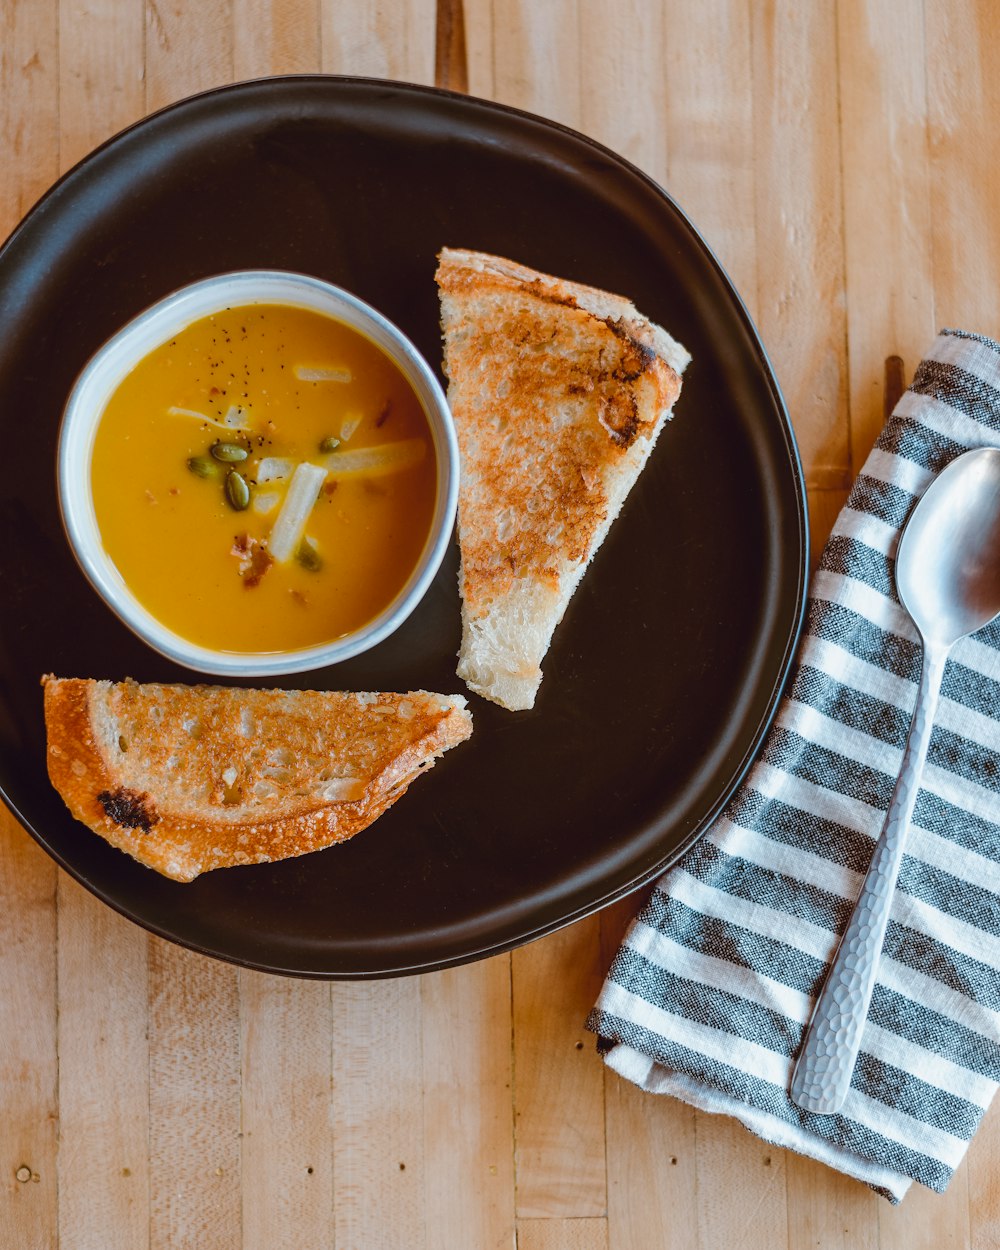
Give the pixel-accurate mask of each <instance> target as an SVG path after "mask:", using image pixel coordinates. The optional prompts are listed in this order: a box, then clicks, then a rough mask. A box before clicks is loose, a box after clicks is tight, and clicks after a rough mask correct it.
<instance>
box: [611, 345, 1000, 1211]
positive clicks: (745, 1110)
mask: <svg viewBox="0 0 1000 1250" xmlns="http://www.w3.org/2000/svg"><path fill="white" fill-rule="evenodd" d="M982 446H994V447H996V446H1000V344H997V343H996V342H993V341H992V340H991V339H987V338H984V337H982V336H979V335H973V334H966V333H961V332H959V331H955V330H946V331H944V332H943V333H942V334H941V335H939V336H938V338H937V339H936V341H935V343H934V346H933V348H932V350H931V352H930V354H929V355H928V357H927V359H926V360H924V361H923V362H922V363H921V365H920V367H919V369H918V370H917V372H916V376H915V377H914V380H913V384H912V386H911V387H910V389H909V390H908V391H907V392H906V393H905V394H904V395H903V397H902V399H901V400H900V401H899V404H898V405H897V407H896V409H895V411H894V413H893V414H892V417H891V418H890V420H889V421H888V423H887V424H886V426H885V429H884V430H883V431H882V434H881V436H880V438H879V440H878V442H877V444H876V446H875V448H874V450H873V451H872V453H871V455H870V456H869V457H868V460H867V461H866V463H865V466H864V469H863V470H862V472H861V475H860V476H859V478H858V480H857V482H856V483H855V485H854V488H853V490H852V491H851V494H850V498H849V499H848V501H847V505H846V506H845V508H844V509H843V511H842V512H841V514H840V517H839V518H838V520H837V524H836V525H835V527H834V530H833V535H832V537H831V538H830V540H829V542H828V543H827V545H826V548H825V550H824V552H823V557H822V560H821V562H820V566H819V570H818V571H817V573H816V574H815V577H814V579H813V583H812V588H811V597H810V601H809V608H808V616H807V620H806V625H805V629H804V632H803V636H802V641H801V644H800V647H799V653H798V655H797V657H796V669H795V671H794V674H793V676H792V678H791V685H790V687H789V689H788V691H787V692H786V694H785V697H784V698H783V700H782V702H781V706H780V708H779V711H778V715H777V718H776V720H775V723H774V725H773V727H772V729H771V730H770V732H769V734H768V736H767V739H766V742H765V745H764V747H763V750H762V751H761V755H760V758H759V760H758V761H757V763H756V764H755V765H754V767H753V768H752V770H751V772H750V774H749V775H748V778H747V780H746V781H745V783H744V784H743V786H742V787H741V788H740V790H739V791H738V793H737V794H736V796H735V798H734V799H733V800H732V802H731V803H730V804H729V805H728V807H727V809H726V811H725V813H724V814H723V816H722V817H721V818H720V819H719V820H718V821H717V822H716V823H715V824H714V825H713V826H712V828H711V829H710V830H709V832H708V833H707V834H706V836H705V837H704V838H702V840H701V841H700V842H699V843H698V844H697V845H696V846H695V847H694V848H693V849H692V850H691V851H689V852H688V853H687V855H686V856H685V857H684V858H683V859H682V860H681V861H680V862H679V863H678V864H677V865H676V866H675V867H674V868H672V869H671V870H670V871H669V872H668V873H667V874H666V875H665V876H664V877H663V878H662V879H661V880H660V882H659V883H658V885H657V887H656V889H655V891H654V893H653V895H652V897H651V899H650V900H649V902H648V903H647V904H646V906H645V907H644V908H643V909H642V911H641V912H640V913H639V915H638V917H637V918H636V920H635V922H634V924H633V926H632V928H631V930H630V931H629V933H628V934H627V936H626V938H625V941H624V944H623V945H622V947H621V949H620V951H619V952H618V955H617V957H616V958H615V961H614V963H613V965H612V967H611V970H610V972H609V974H608V978H607V980H606V982H605V985H604V988H603V990H602V992H601V996H600V998H599V1000H598V1003H597V1005H596V1007H595V1008H594V1011H593V1012H592V1014H591V1017H590V1020H589V1021H588V1024H589V1027H590V1028H591V1029H593V1031H594V1032H596V1033H597V1034H598V1035H599V1036H600V1038H601V1039H602V1042H601V1049H602V1051H603V1052H604V1055H605V1060H606V1062H607V1063H608V1065H609V1066H610V1067H612V1068H613V1069H614V1070H615V1071H616V1072H618V1073H620V1074H621V1075H622V1076H624V1077H627V1078H628V1079H629V1080H632V1081H634V1082H635V1083H636V1084H637V1085H640V1086H642V1087H643V1088H644V1089H647V1090H650V1091H652V1092H654V1093H665V1094H672V1095H674V1096H675V1097H678V1098H681V1099H684V1100H685V1101H686V1102H689V1103H693V1104H694V1105H695V1106H696V1107H700V1108H702V1109H703V1110H705V1111H712V1112H724V1113H726V1114H729V1115H733V1116H735V1117H736V1118H737V1119H739V1120H741V1121H742V1122H743V1123H744V1124H745V1125H746V1126H747V1127H748V1128H749V1129H751V1130H752V1131H753V1132H755V1133H757V1134H759V1136H761V1137H763V1138H764V1139H765V1140H767V1141H769V1142H773V1143H776V1144H777V1145H780V1146H787V1147H789V1148H791V1149H793V1150H797V1151H799V1152H801V1153H802V1154H805V1155H810V1156H812V1157H813V1158H816V1159H820V1160H822V1161H823V1162H825V1163H828V1164H830V1165H831V1166H832V1167H835V1168H838V1169H840V1170H841V1171H842V1172H845V1173H847V1174H848V1175H850V1176H854V1177H857V1178H858V1179H860V1180H862V1181H865V1182H866V1183H867V1184H869V1185H871V1186H872V1187H873V1188H875V1189H877V1190H878V1191H879V1192H880V1193H883V1194H885V1196H886V1197H888V1198H890V1199H891V1200H892V1201H893V1202H898V1201H899V1200H900V1199H901V1198H902V1196H903V1194H904V1193H905V1192H906V1190H907V1188H908V1187H909V1185H910V1182H911V1180H916V1181H919V1182H920V1183H921V1184H923V1185H927V1186H929V1187H930V1188H931V1189H935V1190H939V1191H940V1190H943V1189H944V1188H945V1186H946V1185H947V1184H948V1181H949V1179H950V1177H951V1175H952V1173H953V1171H954V1170H955V1168H956V1167H957V1166H958V1164H959V1162H960V1161H961V1159H962V1157H963V1155H964V1153H965V1150H966V1148H967V1146H968V1143H969V1141H970V1139H971V1138H972V1135H973V1133H974V1132H975V1130H976V1127H977V1125H978V1124H979V1121H980V1119H981V1117H982V1115H983V1112H984V1111H985V1109H986V1107H987V1106H988V1105H989V1103H990V1100H991V1098H992V1097H993V1093H994V1091H995V1089H996V1087H997V1082H998V1081H1000V624H998V623H997V622H994V623H993V624H992V625H989V626H987V627H986V628H985V629H983V630H980V632H979V633H977V634H975V635H974V636H973V637H971V638H968V639H965V640H963V641H962V642H960V643H959V644H958V645H957V646H956V647H955V649H954V650H953V652H952V657H951V660H950V662H949V664H948V667H947V670H946V672H945V677H944V685H943V688H942V698H941V702H940V704H939V707H938V712H937V716H936V718H935V725H934V733H933V738H932V741H931V746H930V752H929V755H928V762H927V767H926V770H925V773H924V777H923V785H922V788H921V791H920V794H919V796H918V799H917V804H916V809H915V812H914V817H913V823H912V826H911V829H910V837H909V842H908V846H907V852H908V853H907V856H906V858H905V859H904V861H903V866H902V870H901V872H900V877H899V884H898V887H897V891H896V896H895V901H894V903H893V909H892V915H891V918H890V921H889V928H888V933H887V935H886V939H885V947H884V951H883V958H882V962H881V965H880V968H879V975H878V982H877V984H876V986H875V993H874V996H873V998H872V1003H871V1008H870V1010H869V1015H868V1022H867V1025H866V1027H865V1031H864V1035H863V1037H862V1041H861V1055H860V1057H859V1060H858V1064H857V1068H856V1069H855V1072H854V1079H853V1084H852V1088H851V1091H850V1093H849V1094H848V1099H847V1101H846V1102H845V1104H844V1107H843V1110H842V1111H841V1112H840V1113H839V1114H837V1115H833V1116H821V1115H816V1114H814V1113H810V1112H807V1111H802V1110H801V1109H800V1108H799V1107H797V1106H795V1104H794V1103H792V1102H791V1101H790V1099H789V1097H788V1084H789V1080H790V1077H791V1071H792V1066H793V1062H794V1059H795V1057H796V1055H797V1053H798V1050H799V1047H800V1045H801V1042H802V1039H803V1035H804V1031H805V1026H806V1023H807V1021H808V1019H809V1016H810V1012H811V1009H812V1004H813V1001H814V999H815V996H816V995H817V993H818V992H819V990H820V988H821V986H822V983H823V979H824V977H825V974H826V969H827V965H828V961H829V960H830V959H831V958H832V956H833V953H834V951H835V949H836V945H837V942H838V940H839V935H840V933H841V932H842V930H843V929H844V927H845V925H846V923H847V920H848V917H849V915H850V913H851V911H852V909H853V906H854V900H855V898H856V896H857V893H858V890H859V888H860V885H861V880H862V877H863V875H864V873H865V870H866V868H867V866H868V862H869V859H870V857H871V851H872V843H873V839H874V838H876V837H877V836H878V833H879V831H880V829H881V825H882V818H883V815H884V813H885V810H886V807H887V806H888V803H889V798H890V795H891V793H892V789H893V786H894V784H895V779H896V774H897V772H898V770H899V766H900V761H901V758H902V748H903V743H904V740H905V738H906V733H907V729H908V727H909V720H910V713H911V711H912V708H913V702H914V697H915V693H916V683H917V678H918V676H919V671H920V658H921V652H920V644H919V640H918V637H917V634H916V631H915V630H914V627H913V625H912V624H911V622H910V620H909V617H908V615H907V614H906V613H905V611H904V610H903V609H902V607H901V606H900V605H899V603H898V601H897V599H896V597H895V593H894V586H893V576H892V574H893V555H894V552H895V547H896V541H897V538H898V535H899V530H900V527H901V526H902V524H903V522H904V521H905V520H906V517H907V516H908V514H909V512H910V509H911V508H912V507H913V504H914V502H915V500H916V499H917V498H918V496H919V495H920V494H921V493H922V491H923V490H924V489H925V488H926V487H927V486H928V485H929V483H930V482H931V481H932V479H933V477H934V475H935V474H936V473H937V472H939V471H940V470H941V469H942V468H943V467H944V466H945V465H946V464H947V463H948V462H949V461H950V460H952V459H953V458H954V457H955V456H957V455H959V454H960V453H961V452H963V451H966V450H968V449H969V448H972V447H982Z"/></svg>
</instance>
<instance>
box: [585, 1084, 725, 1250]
mask: <svg viewBox="0 0 1000 1250" xmlns="http://www.w3.org/2000/svg"><path fill="white" fill-rule="evenodd" d="M606 1091H607V1093H606V1111H605V1115H606V1119H607V1150H608V1247H609V1250H649V1247H651V1246H655V1247H656V1248H657V1250H696V1248H697V1247H698V1245H699V1243H698V1202H699V1192H698V1183H699V1171H698V1160H697V1136H696V1127H695V1126H696V1113H695V1110H694V1108H693V1107H689V1106H687V1104H686V1103H683V1102H679V1101H678V1100H677V1099H676V1098H668V1097H666V1096H662V1095H659V1094H648V1093H646V1092H645V1091H644V1090H640V1089H639V1088H637V1087H636V1086H635V1085H632V1084H630V1083H629V1082H628V1081H625V1080H623V1079H622V1078H621V1077H619V1076H617V1075H616V1074H614V1073H611V1072H609V1073H608V1074H607V1080H606ZM705 1179H706V1181H707V1182H709V1183H710V1179H711V1178H705ZM715 1244H719V1245H722V1244H724V1243H721V1242H720V1243H707V1246H706V1250H708V1248H709V1247H714V1245H715Z"/></svg>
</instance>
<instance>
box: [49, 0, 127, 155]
mask: <svg viewBox="0 0 1000 1250" xmlns="http://www.w3.org/2000/svg"><path fill="white" fill-rule="evenodd" d="M144 30H145V25H144V20H143V6H142V0H126V2H125V3H122V0H76V2H75V3H69V2H67V3H64V4H61V5H60V6H59V48H60V57H59V131H60V135H59V144H60V148H59V157H60V166H61V168H62V169H68V168H69V167H70V166H71V165H73V164H74V163H75V162H76V161H78V160H80V158H81V157H83V156H86V154H87V153H88V152H89V151H90V150H91V149H92V148H95V147H96V146H97V145H98V144H99V143H101V142H103V140H105V139H106V138H108V136H109V135H113V134H115V133H116V132H117V131H119V130H122V129H124V127H126V126H130V125H131V124H132V122H134V121H137V120H138V119H139V118H140V117H141V116H142V115H143V112H144V111H145V104H146V91H145V86H144V83H143V77H144V60H145V35H144Z"/></svg>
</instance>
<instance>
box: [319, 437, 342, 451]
mask: <svg viewBox="0 0 1000 1250" xmlns="http://www.w3.org/2000/svg"><path fill="white" fill-rule="evenodd" d="M339 446H340V439H339V438H324V439H323V441H322V442H321V443H320V445H319V449H320V451H324V452H326V451H336V450H337V448H338V447H339Z"/></svg>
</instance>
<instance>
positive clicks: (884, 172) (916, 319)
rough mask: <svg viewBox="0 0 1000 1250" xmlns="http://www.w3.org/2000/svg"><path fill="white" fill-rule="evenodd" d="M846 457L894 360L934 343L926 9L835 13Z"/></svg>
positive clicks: (857, 1) (862, 7) (862, 452)
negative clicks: (843, 247)
mask: <svg viewBox="0 0 1000 1250" xmlns="http://www.w3.org/2000/svg"><path fill="white" fill-rule="evenodd" d="M837 37H838V45H839V56H838V65H839V85H840V101H841V105H840V108H841V149H842V159H843V171H844V176H843V187H844V227H845V239H846V260H845V263H846V277H847V323H848V333H849V350H848V354H847V359H848V365H849V370H850V375H849V376H850V409H851V456H852V462H853V466H854V470H855V472H857V471H858V470H859V469H860V468H861V465H862V464H863V463H864V459H865V456H866V455H867V454H868V451H869V450H870V448H871V445H872V443H874V441H875V439H876V437H877V435H878V433H879V430H880V429H881V428H882V424H883V410H882V394H883V381H884V372H885V365H884V362H885V358H886V357H887V356H892V355H897V356H901V357H902V358H903V359H904V361H910V362H911V364H912V363H914V362H916V361H917V360H919V359H920V357H921V356H922V355H923V353H924V351H925V350H926V349H927V347H928V346H929V344H930V342H931V340H932V338H933V337H934V331H935V328H936V327H935V323H934V287H933V281H932V272H931V266H932V239H931V218H930V199H929V176H930V175H929V167H928V154H927V93H926V86H925V78H924V65H925V56H924V52H925V47H924V23H923V0H903V2H901V3H898V4H894V5H892V6H888V5H885V4H880V3H878V0H844V2H843V3H841V4H840V5H839V6H838V30H837Z"/></svg>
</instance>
